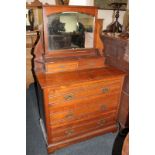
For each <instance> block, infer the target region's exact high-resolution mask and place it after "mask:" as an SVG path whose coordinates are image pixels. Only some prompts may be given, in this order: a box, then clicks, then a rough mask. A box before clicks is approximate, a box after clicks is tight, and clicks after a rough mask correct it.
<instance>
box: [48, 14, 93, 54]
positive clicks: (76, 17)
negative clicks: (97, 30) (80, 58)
mask: <svg viewBox="0 0 155 155" xmlns="http://www.w3.org/2000/svg"><path fill="white" fill-rule="evenodd" d="M94 21H95V17H94V16H91V15H87V14H82V13H78V12H63V13H58V14H52V15H50V16H48V49H49V51H54V50H63V49H75V48H93V47H94Z"/></svg>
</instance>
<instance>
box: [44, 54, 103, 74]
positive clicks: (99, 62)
mask: <svg viewBox="0 0 155 155" xmlns="http://www.w3.org/2000/svg"><path fill="white" fill-rule="evenodd" d="M104 66H105V64H104V58H103V57H101V56H100V57H99V56H98V57H90V58H76V59H75V58H74V60H62V61H60V60H59V61H58V60H57V61H56V60H55V61H53V62H52V63H51V62H50V63H46V64H45V68H46V73H58V72H65V71H75V70H83V69H90V68H100V67H104Z"/></svg>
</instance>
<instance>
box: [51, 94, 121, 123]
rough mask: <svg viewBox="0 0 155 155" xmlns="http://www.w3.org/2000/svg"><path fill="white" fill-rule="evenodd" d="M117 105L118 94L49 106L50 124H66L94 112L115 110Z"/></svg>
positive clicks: (94, 113) (91, 114) (89, 115)
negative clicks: (61, 105)
mask: <svg viewBox="0 0 155 155" xmlns="http://www.w3.org/2000/svg"><path fill="white" fill-rule="evenodd" d="M117 106H118V95H114V96H111V98H110V99H109V98H108V97H102V96H101V97H96V98H92V99H87V100H83V101H81V102H76V103H74V104H70V105H68V106H65V105H64V106H63V107H59V106H55V107H53V108H52V107H51V108H50V121H51V125H55V126H57V125H59V124H60V123H61V124H66V123H68V122H71V121H74V120H78V119H84V118H88V117H91V116H93V115H96V114H101V113H106V112H109V111H115V110H116V109H117Z"/></svg>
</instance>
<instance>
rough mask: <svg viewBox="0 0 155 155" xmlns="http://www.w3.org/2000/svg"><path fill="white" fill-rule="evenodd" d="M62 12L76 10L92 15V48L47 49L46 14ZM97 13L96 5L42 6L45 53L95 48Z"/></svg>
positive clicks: (47, 54)
mask: <svg viewBox="0 0 155 155" xmlns="http://www.w3.org/2000/svg"><path fill="white" fill-rule="evenodd" d="M62 12H78V13H84V14H88V15H91V16H94V18H95V21H94V48H90V49H88V48H78V49H65V50H49V49H48V29H47V27H48V16H49V15H52V14H56V13H62ZM97 14H98V9H97V7H92V6H54V5H53V6H44V7H43V24H44V25H43V27H44V28H43V29H44V49H45V55H46V56H51V55H54V54H56V53H60V54H61V53H62V54H63V53H65V52H73V51H77V50H78V51H79V50H81V51H83V50H84V49H85V50H92V49H95V48H97V44H96V42H97V39H96V38H97V35H98V34H97Z"/></svg>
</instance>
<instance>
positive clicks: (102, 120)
mask: <svg viewBox="0 0 155 155" xmlns="http://www.w3.org/2000/svg"><path fill="white" fill-rule="evenodd" d="M105 123H106V120H105V119H101V120H99V122H98V125H99V126H103V125H104V124H105Z"/></svg>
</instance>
